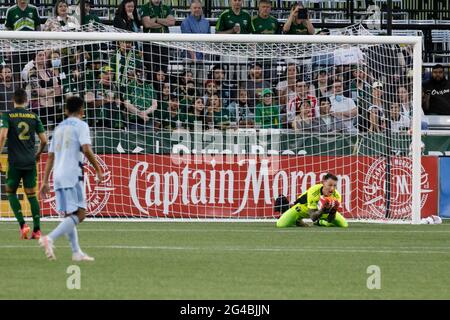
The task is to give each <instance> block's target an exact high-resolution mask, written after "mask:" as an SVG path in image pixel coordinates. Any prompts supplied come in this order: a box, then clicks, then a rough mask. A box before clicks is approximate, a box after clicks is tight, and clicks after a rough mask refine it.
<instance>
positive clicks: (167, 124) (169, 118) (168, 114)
mask: <svg viewBox="0 0 450 320" xmlns="http://www.w3.org/2000/svg"><path fill="white" fill-rule="evenodd" d="M179 107H180V103H179V101H178V95H177V94H176V93H175V92H174V93H172V94H171V95H170V97H169V101H168V103H167V104H165V106H164V108H162V109H160V110H159V111H158V117H157V119H158V120H157V121H158V122H157V123H156V124H155V126H156V127H159V128H161V129H162V130H167V131H172V130H173V129H176V128H177V127H181V121H180V114H179Z"/></svg>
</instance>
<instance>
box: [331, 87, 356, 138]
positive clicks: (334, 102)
mask: <svg viewBox="0 0 450 320" xmlns="http://www.w3.org/2000/svg"><path fill="white" fill-rule="evenodd" d="M343 90H344V88H343V84H342V82H341V81H335V82H334V84H333V95H332V96H331V97H330V103H331V110H330V111H331V115H333V116H334V117H335V118H336V119H337V120H338V121H342V126H343V130H344V131H345V132H348V133H354V132H355V131H356V128H355V127H354V125H353V121H354V119H355V117H356V115H357V113H358V109H357V107H356V105H355V103H354V102H353V100H352V99H351V98H347V97H344V95H343Z"/></svg>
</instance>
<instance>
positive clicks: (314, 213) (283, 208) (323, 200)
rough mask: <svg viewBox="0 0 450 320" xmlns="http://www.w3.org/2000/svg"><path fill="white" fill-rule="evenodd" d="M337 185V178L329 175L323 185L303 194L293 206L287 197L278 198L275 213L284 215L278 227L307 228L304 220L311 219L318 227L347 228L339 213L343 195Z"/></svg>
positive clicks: (324, 178) (278, 222)
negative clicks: (295, 226) (338, 190)
mask: <svg viewBox="0 0 450 320" xmlns="http://www.w3.org/2000/svg"><path fill="white" fill-rule="evenodd" d="M336 184H337V177H336V176H335V175H333V174H331V173H327V174H326V175H325V176H324V177H323V180H322V183H319V184H316V185H314V186H312V187H311V188H309V189H308V190H307V191H306V192H303V193H302V194H301V195H300V196H299V197H298V199H297V200H296V201H295V203H294V204H293V205H292V206H290V205H289V203H288V201H287V199H286V197H284V196H281V197H280V198H278V199H277V201H276V203H275V211H278V212H282V213H283V214H282V216H281V217H280V218H279V219H278V221H277V227H278V228H285V227H290V226H294V225H297V226H307V224H306V223H305V222H304V221H303V219H304V218H311V220H312V221H313V222H314V224H316V225H318V226H323V227H341V228H347V227H348V223H347V221H346V220H345V218H344V217H343V216H342V215H341V214H340V213H339V212H338V210H340V206H341V195H340V194H339V192H337V190H336Z"/></svg>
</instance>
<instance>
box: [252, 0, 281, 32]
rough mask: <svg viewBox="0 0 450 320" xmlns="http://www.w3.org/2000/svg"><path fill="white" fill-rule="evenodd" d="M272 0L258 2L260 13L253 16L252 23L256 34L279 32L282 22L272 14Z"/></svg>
mask: <svg viewBox="0 0 450 320" xmlns="http://www.w3.org/2000/svg"><path fill="white" fill-rule="evenodd" d="M271 10H272V1H270V0H260V1H259V4H258V15H257V16H255V17H253V18H252V25H253V30H254V33H255V34H279V33H281V29H280V24H279V22H278V20H277V18H275V17H274V16H271V15H270V12H271Z"/></svg>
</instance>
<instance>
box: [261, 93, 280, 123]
mask: <svg viewBox="0 0 450 320" xmlns="http://www.w3.org/2000/svg"><path fill="white" fill-rule="evenodd" d="M262 96H263V99H262V101H261V103H259V104H258V105H257V106H256V112H255V113H256V114H255V123H256V124H257V125H259V126H260V128H263V129H267V128H279V127H280V108H279V107H278V106H277V105H274V104H273V99H272V90H270V89H264V90H263V91H262Z"/></svg>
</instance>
